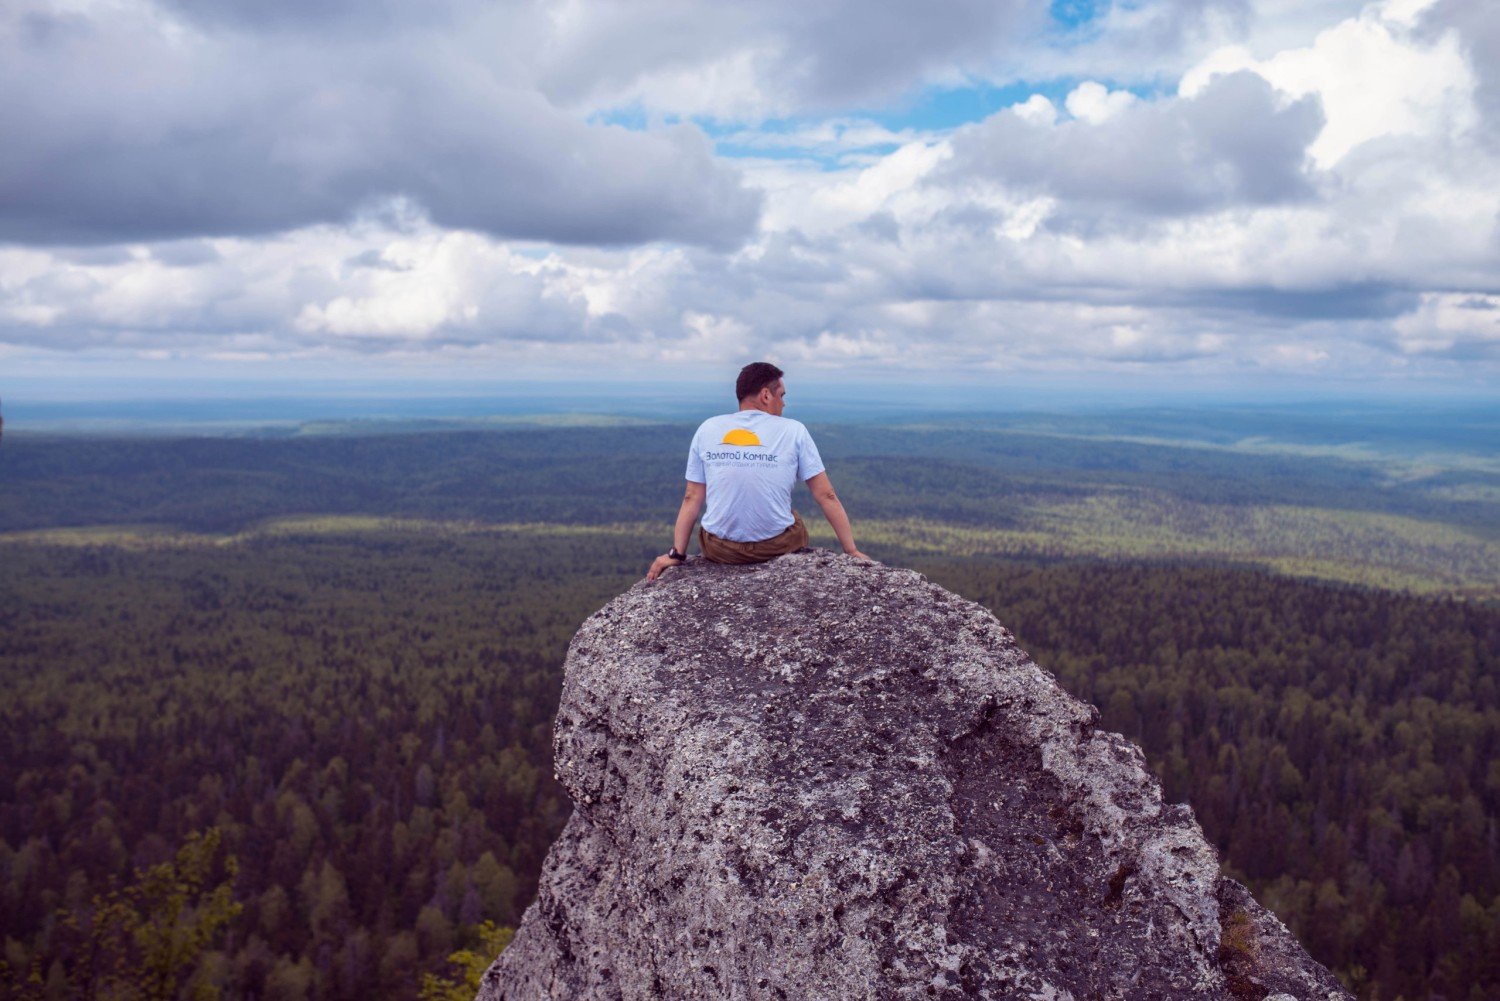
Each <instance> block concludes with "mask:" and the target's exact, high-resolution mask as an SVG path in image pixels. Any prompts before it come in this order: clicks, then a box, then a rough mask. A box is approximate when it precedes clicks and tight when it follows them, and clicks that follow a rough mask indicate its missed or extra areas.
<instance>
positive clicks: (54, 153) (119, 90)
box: [0, 11, 759, 247]
mask: <svg viewBox="0 0 1500 1001" xmlns="http://www.w3.org/2000/svg"><path fill="white" fill-rule="evenodd" d="M317 34H318V33H312V36H316V35H317ZM0 135H3V136H4V137H5V141H4V142H3V143H0V241H5V240H9V241H15V242H22V243H36V244H49V243H52V244H55V243H108V242H118V241H127V240H161V239H170V238H175V237H184V236H206V235H224V234H256V233H267V232H275V231H279V230H285V229H289V228H294V227H299V226H304V225H308V224H312V223H321V222H339V221H343V220H345V219H348V218H349V217H350V216H351V215H352V214H354V213H356V212H358V211H360V210H362V209H365V208H368V207H371V206H373V205H376V204H378V203H380V202H382V201H385V200H389V199H391V198H403V199H407V200H409V201H411V202H413V203H415V204H416V205H418V206H420V207H421V209H422V210H424V211H425V213H426V214H427V215H428V216H429V217H430V218H431V219H432V220H433V221H434V222H436V223H438V224H439V225H442V226H447V227H453V228H464V229H475V230H481V231H484V232H487V233H490V234H493V235H497V236H502V237H518V238H531V239H539V240H551V241H557V242H563V243H579V244H604V245H620V244H631V243H638V242H643V241H649V240H658V239H664V240H674V241H680V242H685V243H694V244H702V245H707V246H715V247H731V246H735V245H737V244H738V243H740V242H741V241H742V240H743V239H744V238H745V237H746V236H748V235H749V234H750V233H751V232H752V231H753V229H754V227H755V224H756V221H757V218H758V213H759V195H758V194H757V193H754V192H752V191H750V190H748V189H747V188H745V187H744V185H743V184H742V182H741V179H740V177H739V175H738V173H737V172H736V171H734V170H732V169H731V168H729V167H727V166H725V165H724V164H722V163H719V162H717V161H716V160H715V159H714V156H713V153H712V150H711V147H710V145H709V143H708V141H707V140H706V139H705V138H704V137H703V136H702V134H701V133H699V132H698V131H697V130H696V129H695V128H692V127H688V126H682V127H679V128H677V129H675V130H671V131H666V132H657V133H649V134H648V133H640V132H631V131H627V130H625V129H621V128H616V127H610V126H595V125H590V124H587V123H585V122H583V121H581V120H579V119H578V118H577V117H575V116H571V115H568V114H566V113H563V112H561V111H559V110H558V109H556V108H555V107H553V106H552V105H551V104H550V103H549V102H548V101H547V100H546V99H545V98H543V97H542V96H541V95H540V94H538V93H536V92H535V91H533V90H529V89H527V88H525V87H523V86H518V85H515V84H508V83H507V82H505V81H504V80H503V79H501V78H499V77H497V75H496V74H495V73H494V72H491V71H490V70H489V69H488V68H487V67H485V66H482V65H478V64H475V63H473V62H472V61H470V60H468V59H467V58H466V57H465V56H464V54H463V52H462V50H461V48H460V47H459V46H458V43H457V42H453V41H452V40H445V39H443V38H439V37H437V36H424V35H420V34H418V35H414V36H412V37H410V38H405V37H403V38H402V40H401V42H400V44H394V43H382V44H374V43H372V44H369V45H349V46H341V45H339V44H337V41H336V39H330V40H328V41H327V42H325V41H324V40H323V39H321V38H316V40H315V41H314V40H312V39H309V40H302V41H299V40H296V39H293V40H290V41H288V40H285V39H281V38H274V39H271V40H267V39H266V38H265V37H262V36H253V35H247V34H246V33H243V32H225V33H222V34H217V35H216V34H207V35H201V34H197V33H194V32H192V31H188V30H176V31H172V30H164V29H163V28H162V26H161V24H160V23H158V22H157V21H153V20H152V19H150V18H146V17H143V16H142V15H140V14H139V13H138V12H126V13H120V12H118V11H116V12H111V13H106V14H101V15H99V17H98V18H97V19H95V20H83V19H81V18H80V17H77V16H73V17H68V18H59V17H51V18H49V17H48V16H47V15H44V14H41V13H38V12H36V11H32V12H30V13H28V14H25V15H23V16H19V17H14V18H11V19H10V20H9V22H6V20H5V19H4V15H0Z"/></svg>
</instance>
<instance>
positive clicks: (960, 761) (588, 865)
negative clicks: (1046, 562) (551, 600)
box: [479, 550, 1348, 1001]
mask: <svg viewBox="0 0 1500 1001" xmlns="http://www.w3.org/2000/svg"><path fill="white" fill-rule="evenodd" d="M1097 719H1098V714H1097V712H1096V710H1094V709H1093V708H1092V707H1091V706H1088V705H1085V704H1084V703H1082V702H1079V701H1078V700H1077V699H1074V698H1072V697H1071V696H1069V695H1068V694H1067V693H1066V692H1064V691H1063V690H1062V689H1061V688H1060V687H1058V685H1057V683H1056V681H1055V680H1054V679H1053V677H1052V676H1051V675H1050V674H1048V673H1047V672H1046V671H1044V670H1042V669H1041V668H1040V667H1038V666H1037V665H1036V664H1035V663H1033V662H1032V661H1031V659H1030V658H1029V657H1028V656H1027V655H1026V654H1025V652H1024V651H1022V650H1021V649H1020V647H1018V646H1017V645H1016V642H1015V640H1014V638H1013V637H1012V636H1011V634H1010V633H1009V632H1008V631H1007V630H1006V629H1005V628H1004V627H1002V626H1001V625H1000V623H999V622H997V621H996V620H995V618H994V617H993V616H992V615H991V614H990V613H989V612H987V611H986V610H985V609H983V608H981V607H980V606H978V605H975V604H972V603H970V602H968V601H964V600H962V599H960V598H958V597H957V596H955V595H953V594H951V593H949V592H947V591H945V590H943V589H942V588H940V587H938V586H936V585H934V584H932V583H930V582H929V581H927V580H926V579H925V578H924V577H922V576H920V575H918V574H916V573H912V572H910V571H905V570H897V569H892V568H888V567H884V566H880V565H875V564H869V563H864V562H861V561H857V560H855V559H852V558H850V557H846V556H842V555H834V554H832V553H829V552H825V551H817V550H814V551H805V550H804V551H803V552H800V553H796V554H793V555H790V556H785V557H782V558H781V559H779V560H776V561H774V562H772V563H769V564H764V565H762V566H752V567H727V566H717V565H713V564H708V563H704V562H702V561H701V560H693V561H690V562H689V563H688V564H687V565H686V566H684V567H681V568H677V569H673V570H670V571H668V572H667V573H666V574H665V575H664V576H663V577H662V578H661V580H659V581H658V582H656V583H654V584H647V583H641V584H637V585H636V586H635V587H633V588H631V590H630V591H628V592H627V593H625V594H624V595H622V596H621V597H619V598H618V599H616V600H615V601H614V602H612V603H611V604H610V605H608V606H607V607H606V608H604V609H603V610H602V611H600V612H599V613H598V614H597V615H595V616H593V617H592V618H590V619H589V620H588V621H587V622H586V623H584V625H583V627H582V628H581V629H579V631H578V635H577V636H576V637H575V638H574V640H573V644H572V647H571V649H570V650H569V653H568V660H567V669H566V679H565V681H564V685H563V694H562V703H561V707H560V708H559V711H558V716H557V725H556V751H557V773H558V777H559V778H560V780H561V781H562V783H563V784H564V785H565V786H566V788H567V790H568V792H569V794H570V795H571V797H572V799H573V802H574V812H573V815H572V818H571V819H570V820H569V821H568V824H567V827H566V829H565V830H564V831H563V833H562V836H561V837H560V838H559V840H558V842H557V843H556V844H555V845H554V846H553V848H552V851H551V853H550V854H549V855H548V858H547V862H546V866H545V868H544V870H543V875H542V881H541V888H540V892H539V895H538V899H537V901H536V903H534V904H533V905H532V906H531V908H530V909H529V910H528V911H527V912H526V915H525V918H524V920H523V921H522V922H521V926H520V928H519V930H518V931H517V934H516V937H515V940H514V942H513V943H512V944H511V946H510V947H509V948H508V949H507V950H506V951H505V952H504V953H503V954H501V956H500V958H499V959H498V960H497V961H496V962H495V964H494V966H493V967H491V969H490V970H489V972H488V973H487V974H486V975H485V978H484V981H483V987H482V989H481V991H480V994H479V997H480V998H481V999H485V1001H498V999H506V1001H532V999H540V998H555V999H574V998H622V999H634V998H666V999H677V998H715V999H719V998H731V999H738V998H747V999H748V998H784V999H804V998H827V999H837V1001H848V999H856V998H872V999H876V998H879V999H884V998H933V997H937V998H1037V999H1063V998H1077V999H1080V1001H1082V999H1085V998H1142V999H1145V998H1177V997H1183V998H1186V997H1194V998H1197V997H1216V998H1217V997H1224V998H1255V999H1257V1001H1259V999H1262V998H1266V997H1268V996H1274V995H1277V994H1284V995H1290V996H1291V997H1293V998H1297V999H1312V998H1318V999H1326V998H1344V997H1348V995H1347V994H1345V992H1344V991H1343V990H1342V989H1341V988H1340V987H1339V985H1338V983H1337V981H1336V980H1335V979H1334V978H1333V977H1332V976H1331V975H1330V974H1329V973H1328V971H1327V970H1325V969H1323V968H1322V967H1320V966H1319V965H1318V964H1317V963H1315V962H1314V961H1312V960H1311V959H1310V958H1309V957H1308V956H1307V954H1306V953H1305V952H1303V950H1302V948H1301V947H1300V946H1299V945H1298V944H1297V942H1296V940H1295V939H1294V938H1293V937H1292V936H1291V935H1290V934H1289V933H1288V932H1287V930H1286V929H1285V928H1284V927H1283V926H1282V925H1281V924H1280V922H1278V921H1277V920H1276V918H1275V917H1274V916H1273V915H1271V914H1270V913H1269V912H1267V911H1266V910H1264V909H1263V908H1261V907H1260V906H1259V905H1258V904H1257V903H1256V902H1255V901H1254V899H1253V898H1251V896H1250V894H1249V893H1247V892H1245V890H1244V889H1243V888H1242V887H1240V886H1239V885H1238V884H1235V883H1233V882H1231V881H1229V880H1227V879H1225V878H1223V877H1222V876H1221V875H1220V873H1219V865H1218V859H1217V857H1216V856H1215V853H1214V851H1213V849H1212V848H1211V847H1210V846H1209V845H1208V843H1207V842H1206V841H1205V840H1204V837H1203V833H1202V831H1201V830H1200V829H1199V827H1198V825H1197V822H1196V821H1195V820H1194V819H1193V815H1192V812H1191V811H1190V810H1189V809H1188V807H1186V806H1170V805H1164V804H1163V803H1162V800H1161V791H1160V786H1159V785H1158V783H1157V781H1156V780H1155V778H1153V777H1152V775H1151V774H1150V772H1149V771H1148V770H1147V768H1146V763H1145V761H1144V759H1143V757H1142V755H1141V752H1140V751H1139V750H1138V749H1137V748H1136V747H1135V746H1134V745H1133V744H1131V743H1130V742H1129V741H1127V740H1125V739H1124V738H1123V737H1121V736H1119V735H1118V734H1113V733H1107V732H1104V731H1102V730H1099V729H1098V728H1097V726H1096V722H1097Z"/></svg>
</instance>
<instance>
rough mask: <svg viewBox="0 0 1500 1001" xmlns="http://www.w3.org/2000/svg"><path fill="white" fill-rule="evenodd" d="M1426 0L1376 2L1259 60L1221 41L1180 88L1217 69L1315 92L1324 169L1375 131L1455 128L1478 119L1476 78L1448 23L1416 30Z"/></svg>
mask: <svg viewBox="0 0 1500 1001" xmlns="http://www.w3.org/2000/svg"><path fill="white" fill-rule="evenodd" d="M1429 6H1430V3H1428V2H1425V0H1391V2H1388V3H1384V4H1374V5H1371V6H1370V7H1367V8H1366V9H1365V10H1364V11H1363V12H1361V13H1360V14H1359V15H1358V16H1357V17H1353V18H1350V19H1348V20H1345V21H1342V22H1340V23H1339V24H1337V25H1335V26H1333V27H1331V28H1329V29H1327V30H1326V31H1323V32H1321V33H1319V34H1318V36H1317V37H1316V38H1315V39H1314V40H1313V42H1312V44H1311V45H1307V46H1303V47H1298V48H1293V49H1287V50H1285V51H1282V52H1278V53H1276V54H1275V55H1273V56H1271V57H1269V58H1266V59H1256V58H1254V57H1253V56H1252V55H1251V54H1250V52H1249V51H1248V50H1247V49H1245V48H1243V47H1231V48H1226V49H1221V50H1219V51H1218V52H1215V53H1214V54H1212V55H1211V56H1209V57H1208V58H1207V59H1205V60H1204V61H1203V62H1202V63H1200V64H1199V65H1198V66H1196V67H1194V68H1193V69H1191V70H1189V71H1188V73H1187V74H1186V75H1184V77H1183V79H1182V83H1181V85H1180V87H1179V93H1181V94H1182V95H1183V96H1186V97H1192V96H1194V95H1196V94H1198V93H1201V92H1202V91H1203V89H1204V88H1205V87H1207V86H1209V85H1210V83H1211V81H1212V80H1213V79H1214V78H1215V77H1217V76H1220V75H1222V74H1225V73H1231V72H1237V71H1242V70H1253V71H1254V72H1256V73H1258V74H1260V75H1261V76H1263V77H1265V78H1266V79H1267V80H1268V81H1270V82H1271V83H1272V84H1273V85H1274V86H1275V87H1276V88H1277V89H1279V90H1280V91H1282V92H1283V93H1285V94H1287V95H1288V96H1289V97H1293V98H1295V97H1303V96H1306V95H1309V94H1311V95H1316V96H1317V97H1318V99H1319V100H1320V101H1321V103H1322V107H1323V111H1324V115H1325V117H1326V121H1325V123H1324V126H1323V130H1322V132H1321V133H1319V135H1318V138H1317V139H1316V140H1315V141H1314V142H1313V144H1312V146H1311V148H1310V150H1309V152H1310V153H1311V154H1312V156H1313V159H1314V160H1315V161H1316V162H1317V164H1318V166H1320V167H1322V168H1325V169H1326V168H1328V167H1331V166H1332V165H1333V164H1335V163H1337V162H1338V161H1339V160H1340V159H1342V158H1343V157H1344V156H1345V155H1347V154H1348V153H1349V152H1350V151H1351V150H1353V149H1354V148H1355V147H1356V146H1358V145H1360V144H1361V143H1365V142H1369V141H1371V140H1374V139H1379V138H1382V137H1386V136H1430V135H1445V136H1453V135H1461V134H1462V133H1464V132H1465V131H1467V130H1469V129H1471V128H1472V127H1473V126H1474V124H1475V122H1476V113H1475V109H1474V105H1473V99H1472V95H1473V92H1474V85H1475V78H1474V75H1473V72H1472V71H1471V69H1470V67H1469V64H1468V61H1467V59H1466V58H1465V55H1464V52H1463V48H1462V45H1461V43H1460V39H1459V36H1458V33H1457V32H1456V31H1447V32H1444V33H1443V34H1442V35H1440V36H1439V37H1438V38H1436V39H1435V40H1433V41H1431V42H1427V41H1423V40H1420V39H1419V38H1417V37H1416V36H1415V34H1414V31H1413V29H1414V27H1415V25H1416V24H1417V21H1418V19H1419V17H1420V15H1421V13H1422V11H1423V10H1425V9H1426V8H1427V7H1429Z"/></svg>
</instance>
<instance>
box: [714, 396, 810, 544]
mask: <svg viewBox="0 0 1500 1001" xmlns="http://www.w3.org/2000/svg"><path fill="white" fill-rule="evenodd" d="M822 471H823V460H822V459H821V458H819V457H818V446H816V445H814V444H813V440H812V435H810V434H808V433H807V428H805V427H803V426H802V424H801V422H800V421H794V420H792V419H791V418H789V417H776V416H774V415H772V414H768V413H766V412H765V411H763V410H741V411H740V412H739V413H737V414H723V415H721V416H719V417H710V418H709V419H708V420H706V421H704V422H703V423H702V424H701V425H700V426H699V427H698V432H697V433H696V434H694V435H693V444H692V447H691V448H689V449H688V461H687V478H688V479H689V480H691V481H693V482H694V483H704V484H707V487H708V489H707V491H706V494H707V497H706V500H705V502H704V507H703V527H704V528H705V529H706V530H707V531H709V532H710V533H712V534H714V535H717V536H718V537H719V538H721V539H729V540H730V541H732V542H760V541H761V540H763V539H769V538H772V537H774V536H777V535H780V534H781V533H782V532H784V531H786V530H787V529H788V528H789V527H791V524H792V488H793V487H794V486H796V485H797V481H798V480H810V479H812V478H813V477H814V476H817V475H818V474H819V473H821V472H822Z"/></svg>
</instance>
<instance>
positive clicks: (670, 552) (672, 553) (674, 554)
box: [667, 546, 687, 563]
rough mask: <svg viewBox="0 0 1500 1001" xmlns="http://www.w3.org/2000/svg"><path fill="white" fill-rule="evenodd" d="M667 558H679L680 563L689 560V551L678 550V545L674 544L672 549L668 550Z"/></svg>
mask: <svg viewBox="0 0 1500 1001" xmlns="http://www.w3.org/2000/svg"><path fill="white" fill-rule="evenodd" d="M667 559H669V560H677V561H678V562H679V563H680V562H683V561H685V560H687V553H679V552H678V551H677V547H676V546H673V547H672V548H671V549H668V550H667Z"/></svg>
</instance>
